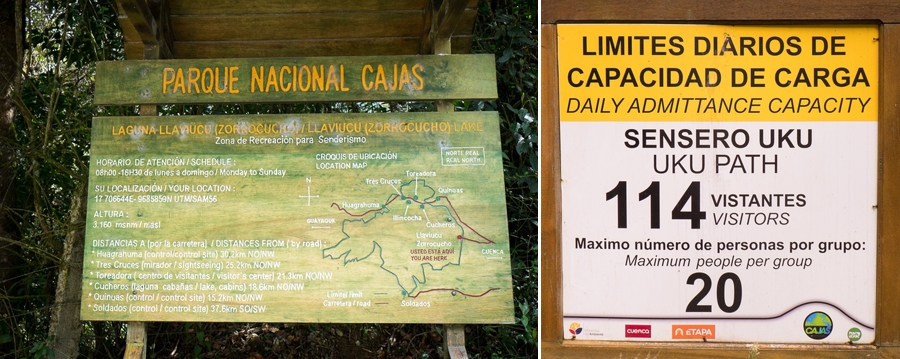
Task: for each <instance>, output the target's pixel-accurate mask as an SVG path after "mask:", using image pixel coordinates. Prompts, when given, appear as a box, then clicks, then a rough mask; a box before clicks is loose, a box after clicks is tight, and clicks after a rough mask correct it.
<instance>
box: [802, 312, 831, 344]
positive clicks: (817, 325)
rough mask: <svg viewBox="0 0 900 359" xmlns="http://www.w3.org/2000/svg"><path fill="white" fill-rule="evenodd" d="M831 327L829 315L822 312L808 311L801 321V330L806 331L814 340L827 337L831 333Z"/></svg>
mask: <svg viewBox="0 0 900 359" xmlns="http://www.w3.org/2000/svg"><path fill="white" fill-rule="evenodd" d="M831 328H832V323H831V317H829V316H828V314H825V313H824V312H812V313H809V315H807V316H806V319H805V320H804V321H803V331H804V332H806V336H808V337H810V338H812V339H815V340H822V339H825V338H827V337H828V335H829V334H831Z"/></svg>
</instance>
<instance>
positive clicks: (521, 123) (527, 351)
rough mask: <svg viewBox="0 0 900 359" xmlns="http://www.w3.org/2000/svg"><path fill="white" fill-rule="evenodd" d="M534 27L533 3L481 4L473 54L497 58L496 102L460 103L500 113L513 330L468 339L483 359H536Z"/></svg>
mask: <svg viewBox="0 0 900 359" xmlns="http://www.w3.org/2000/svg"><path fill="white" fill-rule="evenodd" d="M537 29H538V16H537V1H536V0H495V1H482V2H481V3H480V6H479V13H478V21H477V22H476V25H475V43H474V45H473V46H474V50H473V52H476V53H493V54H494V56H496V58H497V92H498V99H497V101H485V102H476V103H473V104H466V105H465V107H472V108H474V109H483V110H496V111H498V112H500V118H501V129H500V131H501V134H500V136H501V141H502V145H503V153H504V168H503V170H504V173H505V176H506V190H507V195H506V202H507V203H506V205H507V215H508V217H509V223H510V226H509V233H510V247H511V250H512V255H511V256H510V258H511V260H512V266H513V288H514V290H515V301H516V326H515V327H504V326H499V327H494V326H486V327H483V328H478V329H477V330H479V331H483V335H481V333H479V334H476V335H472V336H467V343H466V346H467V349H468V348H469V347H473V348H480V347H482V346H484V347H485V348H484V349H485V351H484V353H485V354H479V355H478V356H482V357H487V353H490V355H491V357H499V358H518V357H531V358H536V357H537V341H538V337H537V331H538V330H537V316H538V302H537V289H538V288H537V283H538V266H537V264H538V263H537V254H538V234H537V233H538V232H537V191H538V185H537V163H538V146H537V143H538V137H537V136H538V130H537V117H536V114H537V107H538V97H537V36H538V31H537ZM476 338H477V339H476ZM470 343H471V345H470ZM480 351H481V350H479V352H480ZM470 353H471V351H470Z"/></svg>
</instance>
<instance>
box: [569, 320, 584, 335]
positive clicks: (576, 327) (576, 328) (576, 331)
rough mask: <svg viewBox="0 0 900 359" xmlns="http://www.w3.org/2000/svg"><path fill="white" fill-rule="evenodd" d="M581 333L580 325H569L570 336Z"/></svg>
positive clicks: (574, 323)
mask: <svg viewBox="0 0 900 359" xmlns="http://www.w3.org/2000/svg"><path fill="white" fill-rule="evenodd" d="M581 331H582V328H581V324H578V322H572V324H570V325H569V333H572V335H578V334H581Z"/></svg>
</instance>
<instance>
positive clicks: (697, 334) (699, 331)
mask: <svg viewBox="0 0 900 359" xmlns="http://www.w3.org/2000/svg"><path fill="white" fill-rule="evenodd" d="M672 339H703V340H709V339H716V326H715V325H712V324H695V325H687V324H673V325H672Z"/></svg>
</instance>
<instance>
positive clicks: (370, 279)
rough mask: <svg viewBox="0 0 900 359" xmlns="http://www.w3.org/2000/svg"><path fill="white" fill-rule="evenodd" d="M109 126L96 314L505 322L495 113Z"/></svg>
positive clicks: (507, 299)
mask: <svg viewBox="0 0 900 359" xmlns="http://www.w3.org/2000/svg"><path fill="white" fill-rule="evenodd" d="M154 121H156V122H154V123H151V124H138V123H137V122H136V121H135V119H134V118H98V119H95V122H94V127H93V131H94V133H93V147H92V162H91V165H92V167H91V178H90V180H91V182H90V192H89V196H90V201H89V203H88V212H89V214H88V226H87V227H88V228H87V241H86V247H85V271H84V277H83V282H84V284H83V292H84V298H83V303H82V317H83V318H84V319H85V320H153V321H184V320H196V321H236V322H241V321H276V322H353V323H379V322H380V323H508V322H512V321H513V320H514V318H513V299H512V280H511V268H510V258H509V255H510V251H509V235H508V229H507V226H508V222H507V219H506V204H505V191H504V181H503V173H502V162H501V157H502V155H501V153H500V149H499V124H498V122H499V121H498V117H497V114H496V113H493V112H472V113H451V114H435V113H429V114H427V116H426V115H424V114H399V115H398V114H364V115H361V114H335V115H303V116H301V115H272V116H268V115H267V116H243V117H226V118H221V117H217V118H216V119H215V120H214V121H213V120H209V117H199V116H197V117H191V116H185V117H178V118H157V119H154Z"/></svg>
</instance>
